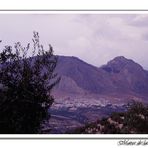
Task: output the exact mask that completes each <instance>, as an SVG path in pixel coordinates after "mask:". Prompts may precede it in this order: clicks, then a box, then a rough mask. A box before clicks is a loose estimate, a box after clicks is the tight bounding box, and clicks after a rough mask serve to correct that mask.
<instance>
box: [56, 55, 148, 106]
mask: <svg viewBox="0 0 148 148" xmlns="http://www.w3.org/2000/svg"><path fill="white" fill-rule="evenodd" d="M56 72H57V73H58V74H59V75H60V76H61V82H60V83H59V85H58V86H57V88H56V89H55V91H54V95H55V96H56V98H57V100H58V98H61V97H63V98H72V99H75V98H77V99H79V98H81V99H82V98H85V99H90V98H93V99H94V98H95V99H101V98H105V99H106V100H107V102H110V103H113V102H124V101H125V102H127V101H129V99H134V100H139V101H147V100H146V98H147V96H148V72H147V71H146V70H144V69H143V68H142V66H140V65H139V64H137V63H135V62H134V61H133V60H130V59H127V58H125V57H123V56H120V57H116V58H114V59H113V60H111V61H109V62H108V63H107V64H106V65H103V66H101V67H100V68H98V67H95V66H92V65H90V64H87V63H86V62H84V61H82V60H80V59H78V58H76V57H66V56H59V60H58V64H57V67H56ZM115 98H116V99H115ZM123 98H124V100H123Z"/></svg>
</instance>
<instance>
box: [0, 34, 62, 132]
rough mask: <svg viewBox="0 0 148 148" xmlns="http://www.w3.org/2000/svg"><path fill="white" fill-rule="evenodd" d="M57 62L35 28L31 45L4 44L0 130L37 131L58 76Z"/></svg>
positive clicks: (0, 55) (0, 67)
mask: <svg viewBox="0 0 148 148" xmlns="http://www.w3.org/2000/svg"><path fill="white" fill-rule="evenodd" d="M31 50H32V54H31V56H29V54H30V51H31ZM56 64H57V57H56V56H54V55H53V49H52V47H51V46H50V45H49V50H48V51H45V50H44V48H43V45H41V44H40V42H39V35H38V33H37V32H34V36H33V47H30V44H28V45H27V47H22V46H21V43H19V42H18V43H16V44H15V49H14V50H13V49H12V47H11V46H5V48H4V50H3V51H2V52H1V53H0V85H1V87H0V133H8V134H11V133H17V134H18V133H23V134H26V133H27V134H29V133H39V132H40V125H41V123H42V122H43V121H44V120H45V119H46V117H47V116H48V108H49V107H50V106H51V105H52V103H53V100H54V98H53V96H51V94H50V92H51V90H52V88H53V87H54V86H55V85H56V84H57V83H58V82H59V80H60V78H59V77H57V74H55V73H54V69H55V67H56Z"/></svg>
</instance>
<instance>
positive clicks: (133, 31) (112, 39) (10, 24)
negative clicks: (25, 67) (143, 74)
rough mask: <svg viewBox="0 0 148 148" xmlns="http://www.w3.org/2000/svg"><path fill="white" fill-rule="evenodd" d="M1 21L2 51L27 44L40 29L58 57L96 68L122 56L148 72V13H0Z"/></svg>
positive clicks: (42, 39) (44, 42)
mask: <svg viewBox="0 0 148 148" xmlns="http://www.w3.org/2000/svg"><path fill="white" fill-rule="evenodd" d="M0 20H1V23H0V40H3V43H2V44H0V45H1V48H2V46H4V45H6V44H11V45H13V44H14V43H15V42H17V41H21V42H22V43H23V44H24V45H26V44H27V43H28V42H30V41H31V38H32V32H33V31H34V30H36V31H38V32H39V34H40V39H41V42H42V43H43V44H44V45H45V48H46V47H47V46H46V44H48V43H50V44H52V46H53V47H54V50H55V53H56V54H60V55H67V56H68V55H69V56H77V57H79V58H81V59H82V60H84V61H86V62H88V63H90V64H93V65H96V66H101V65H102V64H105V63H106V62H108V61H109V60H111V59H112V58H114V57H116V56H120V55H122V56H125V57H127V58H131V59H133V60H135V61H136V62H138V63H139V64H141V65H142V66H143V67H144V68H146V69H148V60H147V55H148V14H144V15H143V14H139V15H138V14H46V15H44V14H42V15H37V14H33V15H32V14H11V15H10V14H9V15H8V14H7V15H6V14H5V15H4V14H0Z"/></svg>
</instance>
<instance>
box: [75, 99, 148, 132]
mask: <svg viewBox="0 0 148 148" xmlns="http://www.w3.org/2000/svg"><path fill="white" fill-rule="evenodd" d="M98 125H99V126H98ZM100 126H101V127H100ZM98 130H99V132H98ZM75 131H76V132H77V134H78V133H79V132H80V133H85V134H93V133H102V134H148V106H146V105H143V104H142V103H141V102H135V101H133V102H132V103H130V104H129V106H128V110H127V111H126V112H120V113H118V112H114V113H112V115H111V116H110V117H108V118H102V119H101V120H100V121H99V120H98V122H96V123H95V122H94V123H92V124H88V125H87V126H84V127H82V128H79V129H77V130H75ZM95 131H97V132H95ZM74 133H75V132H74Z"/></svg>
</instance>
